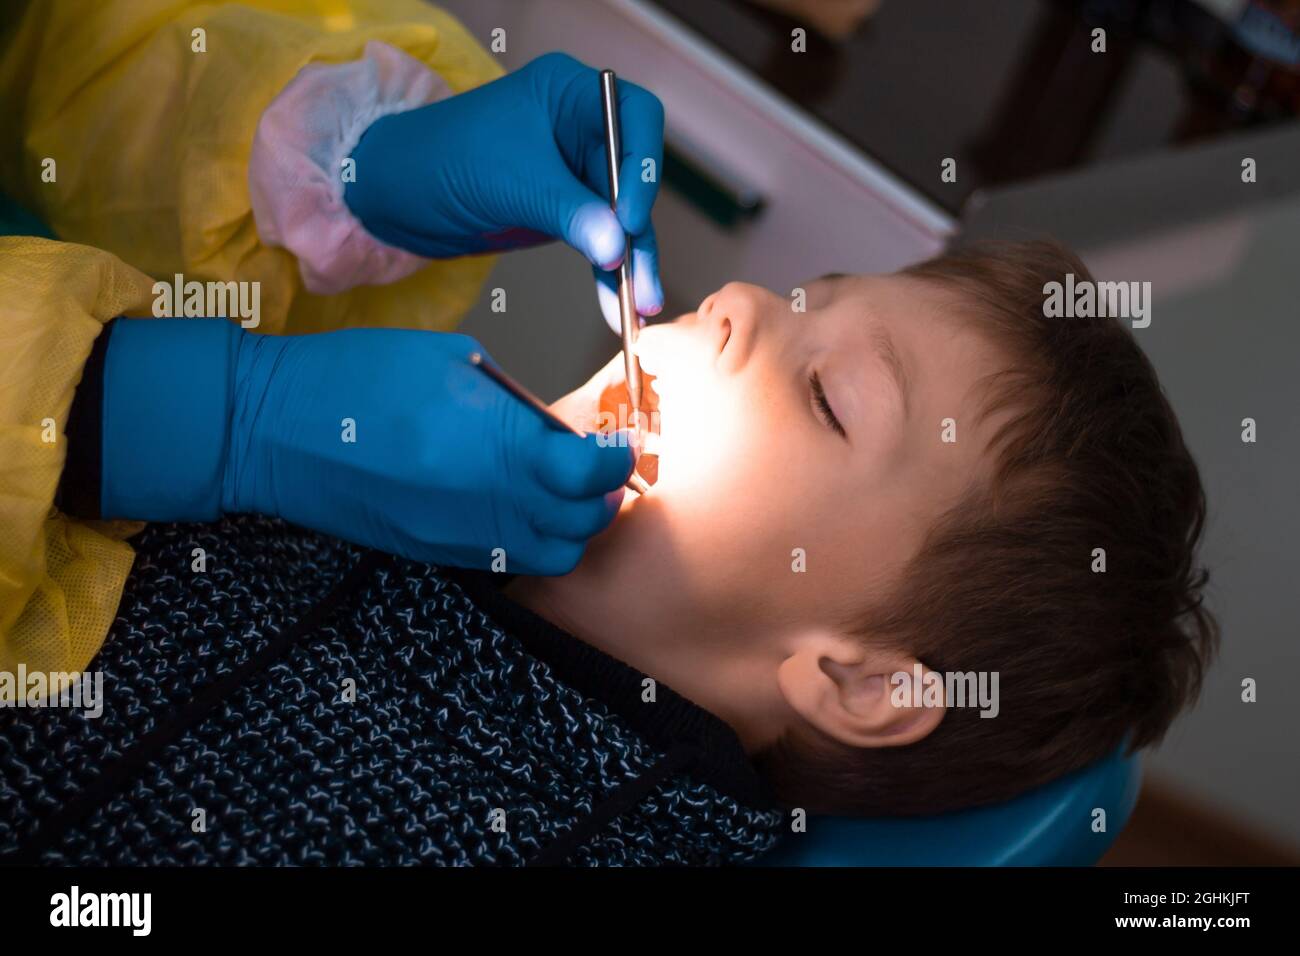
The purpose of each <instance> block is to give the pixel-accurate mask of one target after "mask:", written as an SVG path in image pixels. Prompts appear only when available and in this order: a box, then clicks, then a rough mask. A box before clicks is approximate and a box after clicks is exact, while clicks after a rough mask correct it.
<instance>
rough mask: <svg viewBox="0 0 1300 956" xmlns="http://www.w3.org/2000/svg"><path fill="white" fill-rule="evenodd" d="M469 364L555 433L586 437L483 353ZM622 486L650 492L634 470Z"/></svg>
mask: <svg viewBox="0 0 1300 956" xmlns="http://www.w3.org/2000/svg"><path fill="white" fill-rule="evenodd" d="M469 364H470V365H473V366H474V367H475V368H477V369H479V370H480V371H481V372H483V373H484V374H485V375H487V377H488V378H490V379H492V381H494V382H496V383H497V384H498V385H500V386H501V387H502V388H504V389H505V390H506V391H507V392H509V393H510V394H511V395H513V396H514V397H515V398H517V399H519V400H520V401H521V402H523V403H524V404H525V405H529V406H531V407H532V409H533V411H535V412H537V414H539V415H541V416H542V421H544V422H546V424H548V425H550V426H551V427H552V428H554V429H555V430H556V431H562V432H572V433H573V434H575V435H577V436H578V437H579V438H585V437H587V436H586V432H580V431H578V429H576V428H574V427H573V426H572V425H570V424H569V423H568V422H565V421H562V420H561V419H559V418H557V417H556V416H555V414H554V413H553V412H552V411H551V410H550V409H549V408H547V407H546V405H545V404H543V403H542V400H541V399H540V398H538V397H537V396H536V395H534V394H533V393H532V392H530V391H528V389H526V388H524V387H523V386H522V385H520V384H519V383H518V382H516V381H515V380H514V379H513V378H511V377H510V376H509V375H507V374H506V373H505V372H503V371H501V369H499V368H497V366H496V365H494V364H493V363H492V361H491V360H489V359H488V358H487V357H486V356H484V355H483V353H481V352H471V353H470V355H469ZM624 486H625V487H628V488H631V489H632V490H633V491H635V492H636V493H637V494H638V495H643V494H645V493H646V492H647V491H649V490H650V486H649V485H648V484H646V481H645V479H644V478H642V477H641V476H640V475H638V474H637V473H636V470H635V469H633V471H632V474H631V475H629V476H628V479H627V481H626V482H624Z"/></svg>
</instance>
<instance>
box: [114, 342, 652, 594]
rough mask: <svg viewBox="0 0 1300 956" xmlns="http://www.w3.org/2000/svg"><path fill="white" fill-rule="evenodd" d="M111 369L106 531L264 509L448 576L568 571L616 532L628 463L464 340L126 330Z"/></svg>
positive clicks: (624, 451) (622, 452)
mask: <svg viewBox="0 0 1300 956" xmlns="http://www.w3.org/2000/svg"><path fill="white" fill-rule="evenodd" d="M111 328H112V338H111V340H110V341H109V344H108V350H107V353H106V355H105V359H104V386H103V389H104V400H103V413H102V414H103V449H104V450H103V476H102V479H101V511H102V514H103V516H104V517H121V518H134V519H142V520H173V521H185V520H210V519H212V518H215V517H217V516H218V515H219V514H222V513H238V512H256V513H260V514H266V515H272V516H277V517H281V518H284V519H286V520H288V521H292V522H294V523H296V524H300V525H304V526H306V527H309V528H313V529H316V530H318V531H323V532H327V533H329V534H333V535H336V536H338V537H341V538H345V539H347V540H349V541H353V542H356V543H358V544H362V545H367V546H370V547H374V548H380V549H382V550H384V551H389V552H392V553H395V554H399V555H404V556H406V557H410V558H415V559H418V560H423V561H431V562H436V563H443V564H452V565H458V566H463V567H478V568H486V567H489V566H490V565H491V564H492V561H493V550H494V549H496V548H502V549H504V551H505V559H506V570H507V571H510V572H522V573H534V574H562V573H566V572H567V571H569V570H571V569H572V568H573V567H574V565H576V564H577V562H578V559H579V558H580V556H581V554H582V551H583V548H584V545H585V542H586V540H587V539H588V538H589V537H591V536H592V535H594V534H596V533H597V532H599V531H600V530H602V529H603V528H604V527H605V526H606V525H607V524H609V522H610V521H611V520H612V519H613V517H614V515H615V514H616V513H617V511H618V506H619V504H620V502H621V501H622V498H623V482H624V481H625V480H626V479H627V477H628V475H629V473H630V472H631V470H632V466H633V455H634V453H633V451H632V450H631V449H630V448H628V447H618V443H615V444H610V443H605V444H603V445H602V444H601V443H599V442H598V440H597V438H596V436H595V435H588V436H587V437H586V438H580V437H578V436H577V435H573V434H571V433H567V432H559V431H555V430H553V429H551V428H549V427H547V426H546V425H545V424H544V423H543V422H542V420H541V418H540V417H539V416H538V415H537V414H536V413H535V412H534V411H533V410H531V409H530V408H528V407H527V406H526V405H524V404H523V403H521V402H519V401H518V400H517V399H515V398H514V397H513V396H511V395H510V394H509V393H507V392H506V391H505V390H504V389H502V388H501V387H500V386H498V385H497V384H496V383H495V382H493V381H492V380H491V379H489V378H488V377H487V376H485V375H484V374H483V373H482V372H481V371H478V370H477V369H474V368H473V367H472V366H471V365H470V364H469V362H468V356H469V354H470V353H471V352H475V351H480V352H481V351H483V350H482V347H481V346H480V345H479V344H478V343H477V342H475V341H474V340H473V339H472V338H469V337H468V336H464V335H456V334H450V333H439V332H423V331H410V330H399V329H355V330H347V331H341V332H328V333H323V334H317V335H301V336H275V335H257V334H252V333H248V332H244V331H242V330H240V329H239V328H238V327H237V326H235V325H233V324H232V323H230V322H227V321H224V320H220V319H118V320H117V321H116V322H114V323H113V325H112V327H111Z"/></svg>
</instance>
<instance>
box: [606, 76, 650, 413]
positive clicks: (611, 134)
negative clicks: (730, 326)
mask: <svg viewBox="0 0 1300 956" xmlns="http://www.w3.org/2000/svg"><path fill="white" fill-rule="evenodd" d="M600 100H601V107H602V109H603V111H604V116H605V168H606V171H607V173H608V174H609V208H610V209H612V210H614V212H615V214H617V213H618V166H619V160H620V158H621V157H622V155H623V136H622V132H621V130H620V128H619V122H618V79H617V78H616V77H615V76H614V71H613V70H601V71H600ZM618 317H619V327H620V329H621V330H622V333H623V369H624V373H625V374H626V376H627V391H628V396H629V397H630V399H631V401H632V414H633V421H635V422H637V424H638V430H639V427H640V421H641V416H640V411H641V364H640V362H638V361H637V357H636V350H635V349H636V339H637V332H638V331H639V330H640V325H639V323H640V319H639V317H638V315H637V311H636V299H635V297H634V295H633V287H632V238H631V236H625V237H624V240H623V261H622V262H621V263H619V266H618Z"/></svg>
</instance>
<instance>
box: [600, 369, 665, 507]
mask: <svg viewBox="0 0 1300 956" xmlns="http://www.w3.org/2000/svg"><path fill="white" fill-rule="evenodd" d="M655 381H656V379H655V376H653V375H651V374H649V373H648V372H644V371H643V372H642V375H641V407H640V409H639V410H638V412H637V413H635V414H634V412H633V409H632V397H631V395H630V394H629V393H628V390H627V385H626V384H625V383H620V384H618V385H611V386H610V387H609V388H607V389H605V391H604V392H603V393H602V394H601V396H600V416H599V421H601V422H602V423H605V424H604V426H603V427H602V428H601V429H600V431H601V432H603V433H609V432H613V431H617V430H619V429H624V428H636V427H637V424H638V421H639V422H640V426H641V430H642V432H643V433H644V436H645V446H644V447H643V448H642V451H641V456H640V457H639V458H638V459H637V464H636V471H637V474H638V475H640V476H641V477H642V478H644V479H645V480H646V482H647V484H651V485H653V484H654V483H655V482H656V481H658V480H659V454H658V439H659V433H660V430H661V428H660V411H659V393H658V392H657V391H656V390H655V387H654V386H655Z"/></svg>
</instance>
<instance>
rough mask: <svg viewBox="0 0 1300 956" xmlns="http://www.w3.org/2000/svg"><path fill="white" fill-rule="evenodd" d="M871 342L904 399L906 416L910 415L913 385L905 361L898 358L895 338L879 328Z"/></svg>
mask: <svg viewBox="0 0 1300 956" xmlns="http://www.w3.org/2000/svg"><path fill="white" fill-rule="evenodd" d="M871 341H872V344H873V345H875V347H876V354H877V355H879V356H880V358H881V360H882V361H883V362H884V363H885V368H887V369H888V370H889V374H890V375H891V376H892V377H893V379H894V385H895V386H896V387H897V388H898V392H899V394H900V395H901V396H902V397H903V414H904V416H907V415H910V414H911V411H912V387H911V386H912V383H911V380H910V379H909V378H908V376H907V368H906V366H904V365H903V360H902V359H901V358H899V357H898V349H897V348H895V347H894V340H893V338H892V337H891V336H890V334H889V332H888V331H887V330H885V329H883V328H877V329H875V330H874V331H873V332H872V333H871Z"/></svg>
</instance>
